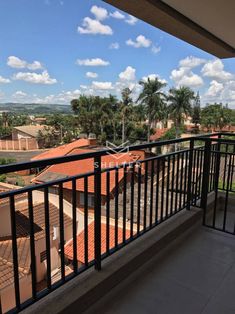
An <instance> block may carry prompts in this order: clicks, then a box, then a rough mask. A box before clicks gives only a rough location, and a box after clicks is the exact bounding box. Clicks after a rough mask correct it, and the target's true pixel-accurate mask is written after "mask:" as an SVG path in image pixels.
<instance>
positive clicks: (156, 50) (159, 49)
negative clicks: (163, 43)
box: [151, 45, 161, 54]
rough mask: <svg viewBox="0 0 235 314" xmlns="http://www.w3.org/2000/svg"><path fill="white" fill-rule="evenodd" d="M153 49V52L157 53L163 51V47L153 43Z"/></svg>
mask: <svg viewBox="0 0 235 314" xmlns="http://www.w3.org/2000/svg"><path fill="white" fill-rule="evenodd" d="M151 51H152V53H154V54H157V53H159V52H160V51H161V47H160V46H155V45H152V48H151Z"/></svg>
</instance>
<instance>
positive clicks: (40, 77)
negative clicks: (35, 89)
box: [13, 71, 57, 85]
mask: <svg viewBox="0 0 235 314" xmlns="http://www.w3.org/2000/svg"><path fill="white" fill-rule="evenodd" d="M13 79H14V80H20V81H25V82H28V83H32V84H45V85H51V84H55V83H57V80H56V79H55V78H51V77H50V75H49V73H48V72H47V71H43V72H42V73H40V74H39V73H34V72H18V73H16V74H14V76H13Z"/></svg>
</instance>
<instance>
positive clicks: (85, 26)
mask: <svg viewBox="0 0 235 314" xmlns="http://www.w3.org/2000/svg"><path fill="white" fill-rule="evenodd" d="M78 32H79V33H80V34H92V35H97V34H101V35H112V34H113V30H112V28H111V27H110V26H108V25H104V24H102V23H101V22H100V21H98V20H93V19H91V18H90V17H85V18H84V19H83V22H82V27H81V26H79V27H78Z"/></svg>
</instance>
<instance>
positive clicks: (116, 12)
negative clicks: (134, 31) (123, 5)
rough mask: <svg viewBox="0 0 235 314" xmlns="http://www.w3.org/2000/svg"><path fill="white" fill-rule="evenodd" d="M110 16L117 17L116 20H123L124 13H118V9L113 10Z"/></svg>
mask: <svg viewBox="0 0 235 314" xmlns="http://www.w3.org/2000/svg"><path fill="white" fill-rule="evenodd" d="M110 16H111V17H113V18H115V19H118V20H124V19H125V15H124V14H122V13H120V12H119V11H115V12H113V13H110Z"/></svg>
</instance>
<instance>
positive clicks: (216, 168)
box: [212, 135, 221, 228]
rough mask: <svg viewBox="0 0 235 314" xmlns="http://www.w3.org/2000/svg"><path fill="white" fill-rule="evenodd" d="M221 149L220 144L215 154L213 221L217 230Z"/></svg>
mask: <svg viewBox="0 0 235 314" xmlns="http://www.w3.org/2000/svg"><path fill="white" fill-rule="evenodd" d="M218 138H219V139H220V138H221V135H219V136H218ZM220 149H221V144H220V142H218V143H217V145H216V150H217V153H215V154H216V158H215V183H214V188H215V202H214V210H213V220H212V226H213V228H215V223H216V214H217V200H218V187H219V174H220V161H221V156H220Z"/></svg>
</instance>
